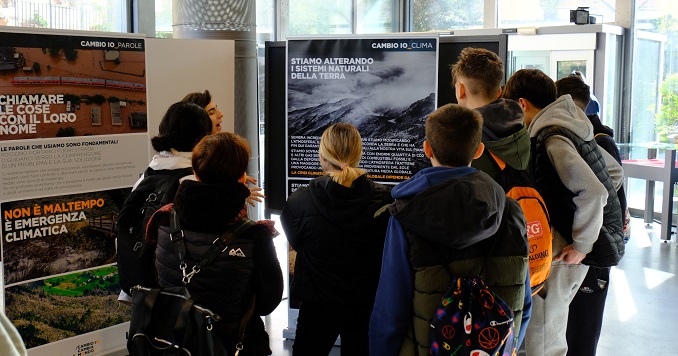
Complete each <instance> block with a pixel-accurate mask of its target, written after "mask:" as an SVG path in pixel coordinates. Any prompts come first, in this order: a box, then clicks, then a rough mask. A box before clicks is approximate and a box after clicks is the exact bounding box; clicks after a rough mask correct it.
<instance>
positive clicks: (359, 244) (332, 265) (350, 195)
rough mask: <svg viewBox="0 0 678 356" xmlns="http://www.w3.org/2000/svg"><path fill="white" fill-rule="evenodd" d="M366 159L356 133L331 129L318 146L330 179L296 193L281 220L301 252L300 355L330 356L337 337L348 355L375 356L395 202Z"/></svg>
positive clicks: (296, 286)
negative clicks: (378, 298)
mask: <svg viewBox="0 0 678 356" xmlns="http://www.w3.org/2000/svg"><path fill="white" fill-rule="evenodd" d="M362 153H363V149H362V141H361V137H360V133H358V130H357V129H356V128H355V127H354V126H352V125H350V124H346V123H339V124H334V125H332V126H330V127H329V128H327V129H326V130H325V132H324V133H323V135H322V137H321V139H320V147H319V159H320V167H321V168H322V170H323V172H324V173H325V175H324V176H322V177H318V178H315V179H313V180H311V181H310V182H309V185H308V187H304V188H300V189H298V190H296V191H295V192H294V193H293V194H292V195H291V196H290V197H289V199H288V200H287V203H286V204H285V207H284V208H283V212H282V215H281V216H280V221H281V223H282V226H283V229H284V230H285V234H286V235H287V240H288V241H289V243H290V246H292V248H293V249H294V250H295V251H296V253H297V257H296V262H295V267H294V276H293V279H292V287H291V294H290V301H291V302H295V301H301V305H300V306H299V316H298V318H297V330H296V337H295V340H294V346H293V353H294V355H295V356H304V355H309V356H322V355H328V354H329V352H330V351H331V349H332V346H333V345H334V342H335V340H336V339H337V336H341V354H342V355H350V356H361V355H367V354H368V353H369V347H368V336H367V331H368V325H369V320H370V314H371V313H372V306H373V305H374V296H375V293H376V290H377V284H378V282H379V272H380V268H381V255H382V251H383V246H384V237H385V234H386V224H387V222H388V216H389V214H388V213H387V212H386V213H383V214H380V213H382V212H385V209H381V208H382V207H384V206H385V205H387V204H389V203H391V202H392V201H393V198H391V196H390V188H388V187H386V186H384V185H381V184H377V183H374V182H372V181H371V180H370V179H368V178H367V174H366V173H367V172H366V171H365V170H364V169H361V168H359V167H358V163H359V162H360V158H361V157H362ZM377 212H379V213H377ZM375 215H376V216H375ZM330 310H331V312H330V313H328V311H330Z"/></svg>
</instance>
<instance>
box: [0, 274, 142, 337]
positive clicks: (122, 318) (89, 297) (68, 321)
mask: <svg viewBox="0 0 678 356" xmlns="http://www.w3.org/2000/svg"><path fill="white" fill-rule="evenodd" d="M119 293H120V284H119V279H118V268H117V267H116V266H107V267H102V268H98V269H94V270H89V271H84V272H78V273H73V274H68V275H62V276H58V277H52V278H47V279H44V280H41V281H35V282H29V283H25V284H21V285H15V286H12V287H8V288H6V289H5V310H6V312H7V316H8V317H9V319H10V320H11V321H12V323H13V324H14V325H15V326H16V327H17V329H18V330H19V333H21V337H22V338H23V340H24V342H25V343H26V348H33V347H36V346H40V345H44V344H48V343H51V342H55V341H58V340H62V339H66V338H70V337H73V336H76V335H81V334H85V333H88V332H92V331H95V330H99V329H103V328H107V327H110V326H114V325H117V324H120V323H123V322H126V321H129V319H130V310H129V307H127V306H126V305H124V304H121V303H119V302H118V301H117V297H118V294H119Z"/></svg>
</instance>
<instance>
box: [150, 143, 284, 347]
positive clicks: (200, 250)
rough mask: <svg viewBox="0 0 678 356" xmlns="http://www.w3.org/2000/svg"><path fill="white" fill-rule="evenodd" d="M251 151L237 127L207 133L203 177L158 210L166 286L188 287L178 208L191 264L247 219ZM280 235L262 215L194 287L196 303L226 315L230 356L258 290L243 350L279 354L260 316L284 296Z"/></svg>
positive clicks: (221, 333) (218, 327) (201, 147)
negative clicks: (174, 234) (175, 238)
mask: <svg viewBox="0 0 678 356" xmlns="http://www.w3.org/2000/svg"><path fill="white" fill-rule="evenodd" d="M249 156H250V150H249V145H248V143H247V141H246V140H245V139H244V138H242V137H240V136H238V135H236V134H233V133H227V132H222V133H218V134H214V135H210V136H207V137H204V138H203V139H202V140H201V141H200V142H199V143H198V145H197V146H196V147H195V149H194V150H193V158H192V164H193V169H194V171H195V175H196V178H197V181H192V180H186V181H184V182H183V183H181V185H180V186H179V189H178V190H177V194H176V196H175V197H174V203H173V204H170V205H167V206H165V207H163V208H162V209H160V210H158V212H157V213H156V214H155V215H153V218H151V221H150V222H149V227H148V230H149V236H150V232H151V231H154V232H157V233H158V235H157V248H156V253H155V256H156V260H155V266H156V269H157V271H158V281H159V283H160V286H161V287H175V286H182V278H183V275H182V271H181V270H180V268H179V264H180V263H179V258H178V256H177V255H176V254H175V252H174V246H173V242H172V241H171V240H170V233H169V232H170V229H169V218H168V216H169V213H168V212H169V211H170V210H171V209H172V208H174V209H175V211H176V212H177V214H178V216H179V222H180V226H181V230H182V236H183V237H184V238H183V240H184V241H185V246H186V254H185V256H186V257H185V261H186V264H187V268H188V270H191V268H192V267H193V266H195V265H196V264H197V263H198V262H199V261H201V259H202V258H203V256H204V253H205V251H206V250H208V249H209V246H211V245H212V244H213V241H215V240H218V239H219V237H220V236H222V235H223V234H224V233H225V232H226V231H227V230H228V229H229V228H230V227H231V226H233V225H234V224H236V223H237V222H238V221H239V220H240V219H242V218H244V217H245V215H246V211H243V209H242V208H243V206H244V204H245V199H246V198H247V197H248V196H249V190H248V189H247V188H246V187H245V185H244V182H245V170H246V169H247V164H248V162H249ZM276 234H277V232H276V231H275V229H274V228H273V222H272V221H268V220H262V221H258V222H257V223H256V224H255V225H254V226H252V227H251V228H249V229H248V230H246V231H245V232H243V233H242V234H241V235H240V236H239V237H237V238H236V239H235V240H233V241H232V242H231V243H230V244H229V246H228V247H226V248H225V249H224V250H223V252H222V253H220V254H219V255H218V256H217V257H216V258H215V259H214V260H213V261H212V262H210V263H209V264H206V265H204V266H203V267H202V269H201V270H200V273H196V274H195V275H194V276H193V277H192V278H191V280H190V283H188V284H187V285H186V288H188V290H189V292H190V293H191V295H192V296H193V297H194V298H195V300H196V303H198V304H200V305H202V306H204V307H206V308H209V309H210V310H212V311H214V312H216V313H217V314H218V315H219V316H220V317H221V320H220V321H218V322H216V323H215V324H214V331H215V334H216V335H217V337H218V338H219V339H220V341H221V343H222V344H223V345H224V346H225V347H226V349H227V350H228V352H229V355H233V354H235V346H236V343H237V342H238V341H239V337H238V335H237V332H238V328H239V326H240V321H241V319H243V316H245V315H246V312H247V311H248V310H249V308H250V306H251V305H252V302H253V296H255V297H254V298H255V300H254V306H255V307H254V314H253V317H252V318H251V319H250V320H249V322H248V324H247V328H246V329H245V338H244V342H243V346H244V347H243V349H242V350H241V351H240V353H239V355H240V356H263V355H270V354H271V349H270V347H269V338H268V334H267V333H266V330H265V328H264V324H263V322H262V320H261V318H260V317H259V316H264V315H268V314H270V313H271V312H273V310H275V308H276V307H277V306H278V304H279V303H280V301H281V298H282V291H283V278H282V272H281V269H280V263H279V262H278V259H277V256H276V252H275V247H274V245H273V237H274V236H275V235H276ZM151 238H154V237H151Z"/></svg>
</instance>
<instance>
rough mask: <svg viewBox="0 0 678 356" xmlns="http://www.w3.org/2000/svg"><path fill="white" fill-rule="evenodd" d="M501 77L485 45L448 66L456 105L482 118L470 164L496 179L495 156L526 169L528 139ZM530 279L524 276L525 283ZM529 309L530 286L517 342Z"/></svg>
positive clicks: (463, 52) (499, 64)
mask: <svg viewBox="0 0 678 356" xmlns="http://www.w3.org/2000/svg"><path fill="white" fill-rule="evenodd" d="M503 80H504V63H503V62H502V60H501V58H499V56H498V55H497V54H496V53H494V52H492V51H490V50H488V49H485V48H474V47H466V48H464V49H462V50H461V53H459V57H458V60H457V62H456V63H455V64H454V65H453V66H452V82H453V84H454V93H455V96H456V98H457V102H458V103H459V105H461V106H464V107H467V108H469V109H475V110H476V111H478V112H479V113H480V114H481V115H482V117H483V130H482V131H483V132H482V138H481V140H482V142H483V145H484V146H485V149H484V150H483V153H482V154H481V155H480V157H478V158H476V159H474V160H473V161H472V162H471V167H473V168H476V169H478V170H481V171H483V172H485V173H487V174H489V175H490V177H492V178H493V179H495V180H497V176H498V175H499V172H500V168H499V165H498V164H497V163H496V160H495V159H494V158H493V157H492V155H495V156H496V157H498V158H499V159H501V160H502V161H504V162H505V163H506V165H508V166H510V167H512V168H513V169H515V170H518V171H526V170H527V168H528V162H529V160H530V138H529V137H528V135H527V130H526V128H525V125H524V124H523V123H524V120H523V111H522V110H521V109H520V105H518V103H516V102H515V101H513V100H510V99H504V98H500V97H499V96H500V95H501V83H502V81H503ZM490 152H491V153H490ZM529 281H530V278H529V276H528V277H527V283H529ZM531 309H532V292H531V288H530V286H528V288H527V289H526V290H525V300H524V307H523V320H522V321H521V324H520V325H521V328H520V330H516V332H518V335H519V338H518V344H520V343H522V342H523V338H524V336H525V330H526V329H527V325H528V324H529V318H530V314H531Z"/></svg>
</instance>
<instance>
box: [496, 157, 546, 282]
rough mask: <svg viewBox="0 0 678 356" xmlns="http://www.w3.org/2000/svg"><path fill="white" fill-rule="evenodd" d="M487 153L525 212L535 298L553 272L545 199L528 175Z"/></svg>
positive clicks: (498, 178)
mask: <svg viewBox="0 0 678 356" xmlns="http://www.w3.org/2000/svg"><path fill="white" fill-rule="evenodd" d="M488 152H489V154H490V155H491V156H492V158H494V162H495V163H496V164H497V166H498V167H499V169H500V172H499V174H498V175H497V177H496V178H495V180H496V181H497V183H499V185H501V187H502V188H504V191H505V192H506V196H508V197H511V198H513V199H515V200H517V201H518V203H519V204H520V207H521V208H522V209H523V215H525V224H526V227H527V245H528V249H529V251H528V252H529V256H528V257H529V266H530V285H531V286H532V295H535V294H537V292H539V291H540V290H541V289H542V288H543V287H544V282H545V281H546V278H547V277H548V276H549V272H550V271H551V261H552V259H553V256H552V255H553V244H552V242H553V235H552V234H551V225H550V219H549V213H548V210H547V209H546V204H545V203H544V199H543V198H542V197H541V194H539V192H538V191H537V189H535V185H534V183H533V181H532V179H531V178H530V176H529V175H528V174H527V172H526V171H521V170H517V169H515V168H513V167H511V166H509V165H507V164H506V162H504V161H503V160H502V159H501V158H499V157H497V156H495V155H494V154H493V153H492V152H490V151H489V150H488Z"/></svg>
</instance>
